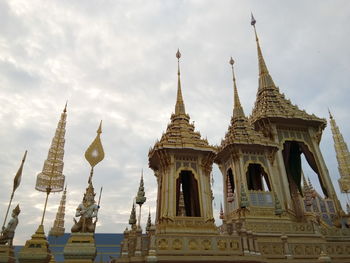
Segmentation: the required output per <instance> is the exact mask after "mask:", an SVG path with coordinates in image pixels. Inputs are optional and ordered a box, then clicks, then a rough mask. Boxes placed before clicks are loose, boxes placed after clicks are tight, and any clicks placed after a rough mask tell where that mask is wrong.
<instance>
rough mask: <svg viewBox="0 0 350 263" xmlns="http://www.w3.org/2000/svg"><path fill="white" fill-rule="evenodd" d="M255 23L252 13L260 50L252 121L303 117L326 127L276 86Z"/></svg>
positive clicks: (321, 126)
mask: <svg viewBox="0 0 350 263" xmlns="http://www.w3.org/2000/svg"><path fill="white" fill-rule="evenodd" d="M255 24H256V20H255V18H254V16H253V14H252V15H251V25H252V26H253V28H254V34H255V40H256V46H257V51H258V65H259V88H258V93H257V98H256V101H255V106H254V109H253V112H252V117H251V122H252V123H255V122H256V121H257V120H259V119H264V118H287V119H301V120H305V121H312V122H315V123H316V124H317V125H319V127H320V128H321V129H324V128H325V127H326V120H325V119H321V118H318V117H316V116H315V115H313V114H312V115H310V114H307V113H306V112H305V111H303V110H300V109H299V108H298V107H297V106H296V105H293V104H292V103H291V102H290V100H288V99H286V98H285V96H284V94H281V93H280V91H279V88H278V87H276V85H275V83H274V81H273V80H272V77H271V75H270V73H269V71H268V69H267V66H266V63H265V60H264V57H263V55H262V51H261V47H260V42H259V38H258V34H257V32H256V27H255ZM270 136H272V135H270Z"/></svg>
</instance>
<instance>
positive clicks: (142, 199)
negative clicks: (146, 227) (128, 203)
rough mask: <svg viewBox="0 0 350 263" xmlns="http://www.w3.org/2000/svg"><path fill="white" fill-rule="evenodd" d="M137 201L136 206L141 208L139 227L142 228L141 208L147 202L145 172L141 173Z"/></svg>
mask: <svg viewBox="0 0 350 263" xmlns="http://www.w3.org/2000/svg"><path fill="white" fill-rule="evenodd" d="M135 199H136V204H138V205H139V206H140V210H139V218H138V227H140V224H141V207H142V205H143V204H144V203H145V202H146V197H145V188H144V184H143V170H142V171H141V179H140V185H139V190H138V191H137V195H136V198H135Z"/></svg>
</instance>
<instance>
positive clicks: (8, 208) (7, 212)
mask: <svg viewBox="0 0 350 263" xmlns="http://www.w3.org/2000/svg"><path fill="white" fill-rule="evenodd" d="M14 194H15V191H13V190H12V194H11V198H10V202H9V205H8V207H7V211H6V216H5V219H4V223H3V224H2V228H1V232H2V230H3V229H4V227H5V224H6V219H7V216H8V214H9V210H10V207H11V203H12V199H13V196H14Z"/></svg>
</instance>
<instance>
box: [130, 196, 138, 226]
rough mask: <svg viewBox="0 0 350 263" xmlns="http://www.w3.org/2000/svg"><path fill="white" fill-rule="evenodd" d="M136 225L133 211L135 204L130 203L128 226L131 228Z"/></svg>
mask: <svg viewBox="0 0 350 263" xmlns="http://www.w3.org/2000/svg"><path fill="white" fill-rule="evenodd" d="M135 224H136V211H135V204H134V202H133V203H132V208H131V213H130V218H129V225H131V226H132V227H133V226H134V225H135Z"/></svg>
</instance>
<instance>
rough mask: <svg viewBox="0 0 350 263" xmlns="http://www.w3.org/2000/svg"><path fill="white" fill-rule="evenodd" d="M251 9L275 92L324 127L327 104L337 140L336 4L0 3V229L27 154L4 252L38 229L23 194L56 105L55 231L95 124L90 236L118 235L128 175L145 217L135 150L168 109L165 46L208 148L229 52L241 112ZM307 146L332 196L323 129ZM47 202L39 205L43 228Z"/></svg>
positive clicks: (221, 129)
mask: <svg viewBox="0 0 350 263" xmlns="http://www.w3.org/2000/svg"><path fill="white" fill-rule="evenodd" d="M251 11H253V12H254V14H255V17H256V19H257V30H258V33H259V36H260V40H261V45H262V48H263V52H264V56H265V59H266V63H267V65H268V68H269V70H270V72H271V74H272V77H273V78H274V80H275V83H276V84H277V85H279V86H280V89H281V91H282V92H284V93H285V94H286V96H287V97H288V98H290V99H291V100H292V102H293V103H295V104H297V105H299V107H300V108H302V109H305V110H306V111H307V112H309V113H315V114H316V115H318V116H320V117H327V108H328V107H330V108H331V110H332V112H333V113H334V115H335V117H336V120H337V123H338V125H339V126H340V128H341V131H342V132H343V135H344V137H345V139H346V141H348V142H349V143H350V135H349V134H350V122H349V119H348V114H349V109H350V106H349V101H350V92H349V88H350V74H349V71H350V49H349V46H350V34H349V25H350V2H349V1H345V0H344V1H330V0H329V1H316V0H314V1H302V0H300V1H288V2H287V1H279V0H276V1H258V0H256V1H231V0H227V1H215V4H214V1H203V0H200V1H199V0H198V1H180V0H179V1H175V0H174V1H170V0H169V1H163V0H158V1H157V0H151V1H141V0H135V1H126V0H125V1H112V0H110V1H107V0H105V1H102V0H100V1H85V0H81V1H68V0H67V1H65V0H61V1H37V0H31V1H27V0H11V1H6V0H5V1H4V0H3V1H0V19H1V20H0V21H1V29H0V105H1V107H0V121H1V129H0V169H1V191H0V215H1V218H0V220H1V222H2V220H3V218H4V214H5V211H6V208H7V203H8V200H9V197H10V194H11V189H12V183H13V176H14V174H15V172H16V171H17V169H18V166H19V163H20V160H21V158H22V155H23V152H24V151H25V150H26V149H27V150H28V157H27V161H26V164H25V167H24V171H23V178H22V183H21V185H20V187H19V188H18V190H17V192H16V194H15V198H14V203H13V205H15V204H16V203H20V206H21V208H22V212H21V214H20V224H19V226H18V231H17V234H16V238H15V243H17V244H23V243H24V242H25V240H26V239H29V238H30V236H31V235H32V234H33V233H34V231H35V230H36V228H37V226H38V225H39V223H40V217H41V213H42V209H43V205H44V200H45V194H44V193H41V192H37V191H36V190H35V189H34V185H35V179H36V175H37V174H38V173H39V172H40V170H41V169H42V165H43V163H44V160H45V159H46V156H47V151H48V149H49V146H50V143H51V139H52V137H53V135H54V132H55V129H56V126H57V121H58V119H59V116H60V113H61V111H62V109H63V107H64V104H65V102H66V100H68V118H67V133H66V145H65V158H64V162H65V167H64V174H65V175H66V180H67V183H68V197H67V208H66V230H68V231H69V230H70V228H71V226H72V217H73V215H74V213H75V208H76V207H77V205H78V204H79V203H80V201H81V200H82V196H83V193H84V191H85V187H86V185H87V178H88V175H89V165H88V163H87V161H86V160H85V159H84V152H85V150H86V148H87V147H88V145H89V144H90V143H91V141H92V140H93V138H94V137H95V135H96V129H97V127H98V124H99V121H100V120H101V119H102V120H103V134H102V142H103V145H104V149H105V156H106V157H105V159H104V160H103V161H102V162H101V163H100V164H99V165H98V166H97V167H96V169H95V175H94V185H95V188H96V190H98V189H99V188H100V187H101V186H102V185H103V186H104V192H103V196H102V205H101V210H100V218H99V226H98V228H97V231H98V232H121V231H123V229H124V228H125V227H126V226H127V221H128V218H129V213H130V209H131V204H132V199H133V197H134V196H135V194H136V191H137V187H138V183H139V178H140V172H141V169H144V176H145V187H146V195H147V198H148V199H147V202H146V204H145V205H144V210H143V212H144V215H146V213H147V211H148V208H149V207H151V211H152V214H153V217H154V213H155V202H156V181H155V177H154V175H153V173H152V171H151V170H150V169H149V168H148V158H147V153H148V150H149V147H150V146H152V145H153V144H154V142H155V140H156V139H157V138H159V137H160V136H161V134H162V132H163V131H164V130H165V128H166V125H167V123H168V122H169V117H170V115H171V113H172V112H173V110H174V104H175V95H176V77H177V76H176V68H177V64H176V58H175V53H176V50H177V48H180V51H181V53H182V58H181V72H182V76H181V78H182V86H183V96H184V100H185V104H186V110H187V111H188V113H189V114H190V116H191V119H192V120H194V121H195V125H196V128H197V130H199V131H200V132H201V134H202V136H203V137H207V138H208V141H209V142H210V143H211V144H214V145H215V144H218V143H219V142H220V140H221V138H222V137H223V136H224V134H225V132H226V130H227V127H228V124H229V120H230V117H231V113H232V101H233V100H232V82H231V79H232V77H231V72H230V67H229V64H228V60H229V57H230V56H233V58H234V59H235V60H236V65H235V66H236V74H237V76H236V77H237V81H238V88H239V93H240V96H241V101H242V104H243V106H244V109H245V112H246V114H250V112H251V110H252V106H253V103H254V100H255V95H256V90H257V72H258V68H257V58H256V57H257V56H256V46H255V41H254V35H253V31H252V28H251V26H250V12H251ZM321 148H322V150H323V154H324V158H325V161H326V164H327V166H328V168H329V172H330V174H331V177H332V180H333V182H334V184H335V187H336V189H337V190H338V189H339V188H338V185H337V182H336V180H337V179H338V177H339V174H338V170H337V163H336V158H335V153H334V149H333V142H332V137H331V133H330V128H329V127H327V128H326V129H325V131H324V135H323V140H322V142H321ZM213 172H214V179H215V184H214V193H215V201H214V205H215V213H216V216H217V214H218V209H219V204H220V201H221V200H222V190H221V189H222V178H221V175H220V174H219V171H218V169H217V168H216V167H215V168H214V170H213ZM312 180H313V177H312ZM313 181H315V180H313ZM315 185H317V182H316V181H315ZM338 191H339V190H338ZM60 196H61V194H52V195H51V196H50V199H49V203H48V211H47V216H46V220H45V230H46V231H47V232H48V230H49V228H50V227H51V226H52V222H53V219H54V217H55V214H56V211H57V206H58V203H59V199H60ZM339 197H340V198H341V199H342V200H345V197H344V196H343V195H340V194H339ZM343 203H344V201H343ZM143 219H144V221H145V220H146V217H144V218H143ZM217 222H218V221H217Z"/></svg>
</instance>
